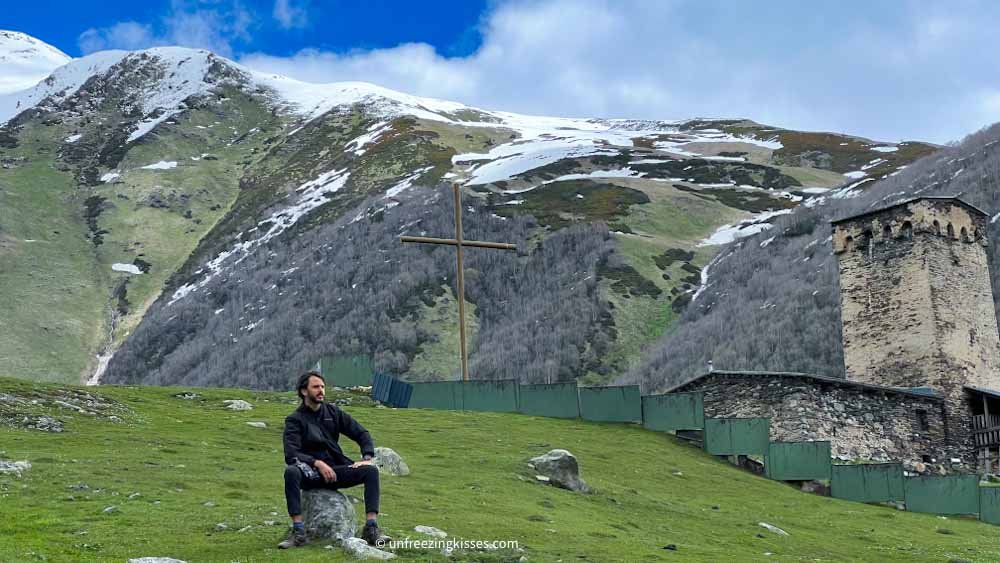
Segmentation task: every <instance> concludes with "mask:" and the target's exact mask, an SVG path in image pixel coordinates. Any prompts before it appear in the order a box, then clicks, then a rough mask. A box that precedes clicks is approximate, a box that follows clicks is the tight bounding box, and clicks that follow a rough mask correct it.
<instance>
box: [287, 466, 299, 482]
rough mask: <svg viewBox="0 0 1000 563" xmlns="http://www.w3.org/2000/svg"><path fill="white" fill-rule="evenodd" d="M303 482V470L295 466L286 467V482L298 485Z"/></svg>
mask: <svg viewBox="0 0 1000 563" xmlns="http://www.w3.org/2000/svg"><path fill="white" fill-rule="evenodd" d="M301 480H302V470H301V469H299V468H298V467H296V466H294V465H288V466H286V467H285V482H286V483H287V482H289V481H293V482H296V483H298V482H299V481H301Z"/></svg>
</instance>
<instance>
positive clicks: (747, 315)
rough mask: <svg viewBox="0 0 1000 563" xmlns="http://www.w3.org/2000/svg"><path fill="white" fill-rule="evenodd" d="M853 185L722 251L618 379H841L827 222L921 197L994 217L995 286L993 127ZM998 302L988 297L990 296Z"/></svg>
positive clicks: (997, 279) (653, 386) (997, 131)
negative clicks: (748, 375) (954, 201)
mask: <svg viewBox="0 0 1000 563" xmlns="http://www.w3.org/2000/svg"><path fill="white" fill-rule="evenodd" d="M867 184H868V185H867V186H866V185H865V183H860V184H858V183H853V184H851V185H848V186H845V187H844V188H842V189H840V190H837V191H835V192H832V195H829V196H824V197H823V198H821V199H817V200H814V201H813V202H810V205H808V206H801V207H799V208H797V209H796V210H795V211H794V212H793V213H791V214H789V215H786V216H783V217H781V218H779V219H777V220H776V221H775V223H774V227H773V228H772V229H770V230H767V231H764V232H762V233H760V234H757V235H755V236H753V237H748V238H745V239H743V240H740V241H738V242H736V243H735V244H732V245H730V246H729V247H727V248H726V249H725V250H724V251H723V252H721V253H720V254H719V255H718V257H716V258H715V259H714V260H713V262H712V263H711V264H710V266H709V272H708V285H707V288H705V289H704V290H702V291H701V292H700V293H699V294H698V296H697V298H696V299H695V300H694V302H693V303H692V305H691V306H689V307H688V308H687V310H686V311H685V313H684V315H683V316H682V318H681V320H680V322H679V323H678V324H677V326H676V327H675V328H674V330H672V331H671V332H670V333H669V334H668V335H666V336H665V337H664V338H663V339H662V340H661V341H660V342H659V343H657V345H656V346H655V347H653V348H652V349H651V351H650V353H649V355H648V357H647V359H646V360H645V361H644V362H643V363H642V365H640V366H639V367H637V368H636V369H633V370H632V371H630V372H629V373H628V374H627V375H626V376H625V377H623V378H621V381H623V382H638V383H641V384H642V385H643V387H644V389H646V390H662V389H667V388H670V387H673V386H675V385H677V384H679V383H682V382H684V381H687V380H688V379H691V378H692V377H695V376H697V375H700V374H701V373H704V372H705V371H706V370H707V363H708V361H709V360H712V362H713V365H714V367H715V368H717V369H726V370H773V371H799V372H806V373H816V374H822V375H829V376H835V377H843V375H844V373H843V371H844V362H843V347H842V345H841V338H840V295H839V285H838V273H837V263H836V259H835V258H834V257H833V255H832V248H831V239H830V234H831V228H830V223H829V222H830V220H831V219H836V218H840V217H846V216H848V215H853V214H855V213H859V212H862V211H865V210H868V209H874V208H879V207H883V206H888V205H892V204H893V203H896V202H899V201H903V200H905V199H908V198H911V197H914V196H918V195H959V196H961V197H962V199H964V200H965V201H967V202H969V203H971V204H973V205H975V206H977V207H979V208H981V209H983V210H984V211H986V212H987V213H989V214H990V215H991V216H992V221H991V228H990V231H989V242H990V245H989V247H988V248H989V250H988V252H989V255H990V259H991V274H992V278H993V287H994V288H997V287H1000V250H998V246H1000V232H998V230H997V228H996V227H997V225H996V224H995V223H994V222H995V220H996V218H997V216H998V215H997V214H998V213H1000V191H998V190H1000V124H997V125H993V126H992V127H989V128H986V129H983V130H982V131H979V132H977V133H975V134H973V135H970V136H969V137H967V138H966V139H965V140H964V141H962V142H961V143H959V144H957V145H955V146H949V147H945V148H942V149H941V150H940V151H938V152H937V153H935V154H933V155H931V156H928V157H925V158H923V159H921V160H918V161H917V162H915V163H914V164H912V165H910V166H908V167H907V168H905V169H904V170H901V171H900V172H899V173H897V174H894V175H891V176H889V177H887V178H885V179H883V180H881V181H878V182H874V183H872V182H867ZM998 295H1000V293H998V292H997V291H996V290H994V299H995V300H996V298H997V297H998Z"/></svg>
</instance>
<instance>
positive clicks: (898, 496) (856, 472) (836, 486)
mask: <svg viewBox="0 0 1000 563" xmlns="http://www.w3.org/2000/svg"><path fill="white" fill-rule="evenodd" d="M830 496H833V497H835V498H839V499H843V500H852V501H855V502H890V501H897V502H902V501H904V500H905V498H906V497H905V495H904V493H903V466H902V465H901V464H899V463H871V464H865V465H834V466H833V471H832V472H831V478H830Z"/></svg>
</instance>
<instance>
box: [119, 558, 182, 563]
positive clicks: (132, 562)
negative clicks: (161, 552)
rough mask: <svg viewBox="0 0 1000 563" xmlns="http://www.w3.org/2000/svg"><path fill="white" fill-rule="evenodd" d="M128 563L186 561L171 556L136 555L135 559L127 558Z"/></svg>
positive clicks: (176, 562) (174, 562) (173, 562)
mask: <svg viewBox="0 0 1000 563" xmlns="http://www.w3.org/2000/svg"><path fill="white" fill-rule="evenodd" d="M128 563H187V562H186V561H182V560H180V559H174V558H172V557H138V558H136V559H129V560H128Z"/></svg>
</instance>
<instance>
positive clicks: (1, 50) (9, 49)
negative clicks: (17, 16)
mask: <svg viewBox="0 0 1000 563" xmlns="http://www.w3.org/2000/svg"><path fill="white" fill-rule="evenodd" d="M70 60H72V59H71V58H70V56H69V55H67V54H66V53H63V52H62V51H60V50H59V49H56V48H55V47H53V46H52V45H49V44H48V43H45V42H44V41H39V40H38V39H35V38H34V37H31V36H30V35H26V34H24V33H20V32H17V31H4V30H0V94H7V93H10V92H16V91H18V90H25V89H27V88H31V87H32V86H34V85H35V84H38V82H39V81H40V80H42V79H43V78H45V77H46V76H48V75H49V73H51V72H52V71H53V70H55V69H57V68H59V67H61V66H62V65H64V64H66V63H68V62H69V61H70Z"/></svg>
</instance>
